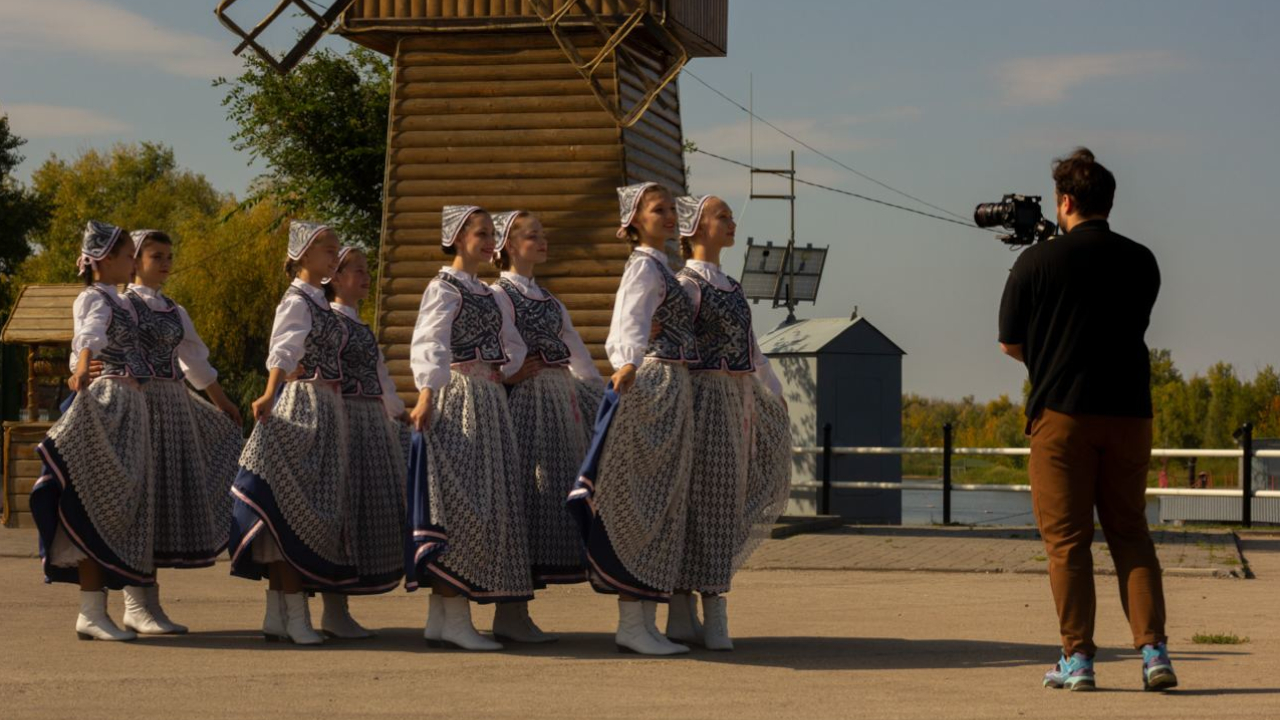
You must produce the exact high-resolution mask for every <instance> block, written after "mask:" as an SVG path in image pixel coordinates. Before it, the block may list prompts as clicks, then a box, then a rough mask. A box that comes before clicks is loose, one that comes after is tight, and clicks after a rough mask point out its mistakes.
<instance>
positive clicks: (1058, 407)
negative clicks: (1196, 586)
mask: <svg viewBox="0 0 1280 720" xmlns="http://www.w3.org/2000/svg"><path fill="white" fill-rule="evenodd" d="M1053 180H1054V185H1055V190H1056V192H1055V195H1056V199H1057V206H1058V224H1059V226H1060V227H1061V229H1062V232H1063V233H1064V234H1063V235H1061V236H1060V237H1055V238H1053V239H1051V240H1049V241H1047V242H1042V243H1038V244H1035V245H1033V246H1032V247H1030V248H1028V249H1027V250H1026V251H1024V252H1023V253H1022V255H1021V256H1020V257H1019V258H1018V260H1017V262H1016V263H1014V266H1013V270H1012V271H1011V272H1010V274H1009V280H1008V283H1007V284H1006V285H1005V289H1004V297H1003V298H1002V300H1001V303H1000V348H1001V349H1002V350H1003V351H1004V353H1005V354H1006V355H1008V356H1010V357H1012V358H1014V359H1015V360H1018V361H1020V362H1023V363H1025V364H1026V366H1027V369H1028V371H1029V374H1030V376H1031V394H1030V396H1029V397H1028V398H1027V408H1026V414H1027V419H1028V422H1027V433H1028V435H1030V437H1031V460H1030V465H1029V469H1030V474H1031V503H1032V510H1033V512H1034V514H1035V518H1036V523H1037V525H1038V526H1039V528H1040V534H1041V536H1042V537H1043V538H1044V543H1045V549H1046V555H1047V556H1048V560H1049V584H1050V587H1051V588H1052V591H1053V599H1054V603H1055V604H1056V605H1057V610H1058V621H1059V629H1060V631H1061V635H1062V658H1061V659H1060V660H1059V662H1058V664H1057V665H1056V666H1055V667H1054V668H1053V669H1052V670H1050V671H1049V672H1048V673H1046V674H1045V677H1044V685H1045V686H1046V687H1052V688H1067V689H1069V690H1092V689H1094V688H1095V679H1094V670H1093V657H1094V654H1095V653H1096V651H1097V646H1096V645H1095V644H1094V641H1093V631H1094V614H1095V608H1096V598H1095V593H1094V579H1093V578H1094V575H1093V555H1092V550H1091V547H1090V546H1091V544H1092V542H1093V536H1094V526H1093V518H1094V510H1095V508H1096V510H1097V513H1098V518H1099V520H1100V521H1101V525H1102V531H1103V533H1104V534H1105V536H1106V540H1107V545H1108V547H1109V548H1110V552H1111V557H1112V559H1113V560H1114V561H1115V567H1116V575H1117V577H1118V579H1119V582H1120V602H1121V604H1122V606H1123V607H1124V611H1125V615H1126V616H1127V617H1128V618H1129V625H1130V628H1131V630H1132V632H1133V640H1134V647H1136V648H1138V649H1140V650H1141V651H1142V657H1143V669H1142V681H1143V687H1144V688H1145V689H1148V690H1167V689H1169V688H1172V687H1175V686H1176V685H1177V678H1176V676H1175V675H1174V673H1173V666H1172V664H1171V663H1170V661H1169V655H1168V650H1167V649H1166V645H1165V643H1166V640H1167V638H1166V636H1165V605H1164V590H1163V587H1162V585H1161V578H1160V563H1159V561H1158V560H1157V559H1156V552H1155V546H1154V544H1153V543H1152V541H1151V535H1150V532H1149V531H1148V528H1147V519H1146V511H1145V506H1146V497H1145V495H1146V484H1147V469H1148V466H1149V465H1150V460H1151V417H1152V412H1151V390H1150V374H1151V367H1150V358H1149V354H1148V351H1147V346H1146V342H1145V340H1144V334H1145V333H1146V330H1147V325H1148V324H1149V322H1150V319H1151V309H1152V307H1153V306H1154V305H1155V301H1156V295H1157V293H1158V292H1159V289H1160V271H1159V268H1158V267H1157V265H1156V260H1155V256H1154V255H1152V253H1151V251H1150V250H1148V249H1147V248H1146V247H1144V246H1142V245H1140V244H1138V243H1136V242H1134V241H1132V240H1130V239H1128V238H1126V237H1123V236H1121V235H1118V234H1116V233H1114V232H1112V231H1111V229H1110V227H1109V225H1108V223H1107V217H1108V216H1109V215H1110V213H1111V205H1112V201H1113V199H1114V196H1115V188H1116V184H1115V177H1114V176H1113V175H1112V174H1111V172H1110V171H1109V170H1107V169H1106V168H1105V167H1103V166H1102V165H1101V164H1100V163H1098V162H1097V160H1095V159H1094V156H1093V153H1091V152H1090V151H1089V150H1087V149H1085V148H1080V149H1078V150H1076V151H1075V152H1074V153H1072V154H1071V155H1069V156H1067V157H1063V158H1059V159H1057V160H1055V161H1054V163H1053Z"/></svg>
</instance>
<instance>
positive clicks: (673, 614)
mask: <svg viewBox="0 0 1280 720" xmlns="http://www.w3.org/2000/svg"><path fill="white" fill-rule="evenodd" d="M702 636H703V630H702V623H700V622H698V596H696V595H693V594H692V593H690V594H688V595H684V594H675V595H672V596H671V601H670V602H669V603H667V637H669V638H671V639H672V640H675V641H677V642H682V643H696V644H698V645H701V644H702V642H703V640H702Z"/></svg>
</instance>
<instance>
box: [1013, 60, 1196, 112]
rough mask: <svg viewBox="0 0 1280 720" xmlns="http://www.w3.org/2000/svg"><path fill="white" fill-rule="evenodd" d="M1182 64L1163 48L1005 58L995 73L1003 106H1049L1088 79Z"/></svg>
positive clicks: (1136, 74)
mask: <svg viewBox="0 0 1280 720" xmlns="http://www.w3.org/2000/svg"><path fill="white" fill-rule="evenodd" d="M1182 65H1183V62H1182V61H1181V60H1180V59H1178V58H1177V57H1175V56H1173V55H1172V54H1170V53H1167V52H1163V51H1152V52H1128V53H1110V54H1107V53H1102V54H1086V55H1046V56H1043V57H1029V58H1017V59H1014V60H1008V61H1005V62H1003V63H1001V64H1000V65H999V66H997V67H996V69H995V76H996V80H997V82H998V83H999V84H1000V86H1001V91H1002V92H1003V95H1004V97H1003V101H1004V104H1005V105H1053V104H1056V103H1060V102H1062V101H1064V100H1066V99H1067V94H1068V93H1069V92H1070V91H1071V90H1072V89H1073V88H1076V87H1078V86H1080V85H1083V84H1085V83H1087V82H1089V81H1091V80H1097V79H1101V78H1117V77H1135V76H1139V75H1149V74H1152V73H1158V72H1164V71H1167V70H1173V69H1176V68H1179V67H1182Z"/></svg>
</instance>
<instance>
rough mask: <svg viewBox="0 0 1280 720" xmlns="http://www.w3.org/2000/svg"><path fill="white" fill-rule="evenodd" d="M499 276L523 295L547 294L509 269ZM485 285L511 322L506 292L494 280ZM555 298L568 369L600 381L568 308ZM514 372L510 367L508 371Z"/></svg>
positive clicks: (512, 312) (512, 309) (511, 308)
mask: <svg viewBox="0 0 1280 720" xmlns="http://www.w3.org/2000/svg"><path fill="white" fill-rule="evenodd" d="M502 277H503V278H505V279H507V280H509V281H511V282H512V283H514V284H515V286H516V287H517V288H518V289H519V290H520V292H521V293H523V294H524V295H525V297H530V298H533V299H534V300H546V299H547V297H548V294H547V291H545V290H543V289H542V288H541V287H540V286H539V285H538V283H537V281H536V280H534V279H533V278H529V277H525V276H523V275H520V274H519V273H514V272H510V271H504V272H503V273H502ZM489 287H491V288H492V289H493V296H494V297H496V298H497V299H498V307H500V308H502V313H503V317H510V318H511V319H512V322H513V323H514V322H515V306H514V305H512V304H511V298H509V297H507V292H506V291H505V290H503V289H502V288H500V287H498V286H497V285H496V284H494V285H490V286H489ZM556 302H557V304H559V305H560V315H561V318H562V319H561V328H560V340H561V341H563V342H564V344H565V345H567V346H568V347H569V371H570V372H572V373H573V374H574V375H575V376H576V377H577V378H578V379H579V380H582V381H583V382H590V383H602V382H604V379H603V378H601V377H600V371H599V370H597V369H596V364H595V362H593V361H592V360H591V351H590V350H587V345H586V343H584V342H582V336H581V335H579V334H578V330H577V328H575V327H574V326H573V320H572V319H570V317H569V311H568V310H567V309H566V308H565V306H564V303H560V302H559V301H558V300H557V301H556ZM519 369H520V368H518V367H517V368H516V370H519ZM514 372H515V371H514V370H513V371H512V373H514ZM512 373H508V374H509V375H510V374H512Z"/></svg>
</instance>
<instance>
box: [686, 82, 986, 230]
mask: <svg viewBox="0 0 1280 720" xmlns="http://www.w3.org/2000/svg"><path fill="white" fill-rule="evenodd" d="M682 72H683V73H684V74H685V75H688V76H689V77H691V78H693V79H694V80H697V81H698V82H699V83H700V84H701V85H702V86H703V87H705V88H707V89H708V90H710V91H711V92H713V93H715V94H716V95H719V96H720V97H722V98H724V99H725V100H726V101H728V102H729V103H730V104H731V105H733V106H734V107H736V108H738V109H739V110H741V111H742V112H744V113H746V114H748V115H750V116H751V117H753V118H755V119H756V120H759V121H760V122H762V123H764V124H765V125H768V126H769V127H771V128H773V129H774V130H776V131H777V132H779V133H781V134H782V135H783V136H784V137H786V138H789V139H790V140H792V141H794V142H796V143H798V144H799V145H800V146H801V147H804V148H805V149H807V150H809V151H811V152H813V153H815V154H817V155H818V156H820V157H823V158H825V159H827V160H829V161H831V162H833V163H835V164H836V165H839V166H840V167H842V168H844V169H845V170H848V171H849V172H851V173H853V174H854V175H857V176H858V177H860V178H862V179H864V180H867V181H869V182H873V183H875V184H876V185H879V186H880V187H882V188H884V189H886V190H889V191H892V192H895V193H897V194H899V195H901V196H903V197H905V198H908V199H911V200H914V201H915V202H918V203H920V204H921V205H924V206H926V207H930V208H933V209H934V210H937V211H938V212H942V213H946V214H947V215H950V216H951V217H954V218H960V219H961V220H965V219H966V218H965V216H963V215H960V214H958V213H953V212H951V211H950V210H948V209H946V208H944V207H940V206H938V205H934V204H933V203H931V202H928V201H927V200H922V199H920V198H918V197H916V196H915V195H912V194H910V193H908V192H906V191H904V190H899V189H898V188H896V187H894V186H892V185H890V184H888V183H885V182H881V181H880V180H877V179H875V178H873V177H871V176H870V175H868V174H866V173H864V172H862V171H860V170H857V169H854V168H852V167H850V166H849V165H848V164H846V163H844V162H842V161H841V160H839V159H838V158H835V157H832V156H831V155H828V154H827V153H825V152H822V151H821V150H819V149H818V148H816V147H814V146H812V145H810V144H809V143H807V142H805V141H804V140H801V139H800V138H798V137H796V136H795V135H792V134H791V133H789V132H787V131H786V130H783V129H782V128H780V127H778V126H777V125H774V124H773V123H771V122H769V121H768V120H765V119H764V118H762V117H760V116H759V115H757V114H755V113H754V112H752V111H751V108H748V107H746V106H745V105H743V104H742V103H740V102H738V101H737V100H734V99H733V98H731V97H729V96H728V95H726V94H724V93H723V92H721V91H720V90H718V89H716V88H715V87H714V86H712V85H711V84H710V83H708V82H707V81H706V80H703V79H702V78H700V77H698V76H697V75H694V74H693V73H692V72H690V71H689V70H688V69H685V70H683V71H682ZM875 202H880V201H878V200H877V201H875ZM884 204H886V205H887V204H888V203H884ZM926 214H927V213H926ZM966 224H967V223H966Z"/></svg>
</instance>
